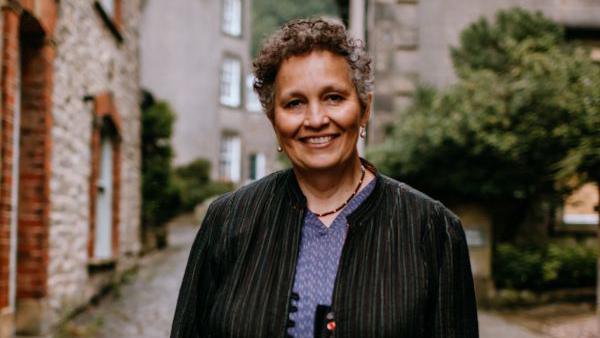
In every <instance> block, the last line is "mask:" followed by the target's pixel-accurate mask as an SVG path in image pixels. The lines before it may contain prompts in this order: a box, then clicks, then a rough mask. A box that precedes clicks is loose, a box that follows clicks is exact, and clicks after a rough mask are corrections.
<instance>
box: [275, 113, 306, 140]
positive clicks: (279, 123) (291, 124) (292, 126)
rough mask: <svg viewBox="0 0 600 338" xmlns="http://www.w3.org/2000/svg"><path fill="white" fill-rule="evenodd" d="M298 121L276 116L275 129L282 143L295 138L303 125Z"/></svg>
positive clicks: (288, 117)
mask: <svg viewBox="0 0 600 338" xmlns="http://www.w3.org/2000/svg"><path fill="white" fill-rule="evenodd" d="M297 120H298V119H295V118H293V117H290V116H282V114H279V115H276V117H275V120H274V121H273V128H274V129H275V133H276V134H277V135H278V136H279V138H280V139H281V141H284V142H285V141H286V139H289V138H293V137H294V135H295V134H296V132H297V131H298V129H299V128H300V126H301V124H302V121H297Z"/></svg>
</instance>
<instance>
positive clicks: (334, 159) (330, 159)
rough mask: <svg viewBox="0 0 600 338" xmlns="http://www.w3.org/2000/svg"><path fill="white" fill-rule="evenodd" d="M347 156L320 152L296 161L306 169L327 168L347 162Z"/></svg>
mask: <svg viewBox="0 0 600 338" xmlns="http://www.w3.org/2000/svg"><path fill="white" fill-rule="evenodd" d="M347 157H349V156H340V155H339V154H320V155H315V156H311V157H307V158H302V159H300V161H298V162H297V163H298V165H299V166H300V167H302V168H303V169H307V170H327V169H333V168H336V167H338V166H342V165H343V164H344V163H345V162H347Z"/></svg>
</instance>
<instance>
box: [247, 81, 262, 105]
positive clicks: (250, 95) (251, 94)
mask: <svg viewBox="0 0 600 338" xmlns="http://www.w3.org/2000/svg"><path fill="white" fill-rule="evenodd" d="M253 83H254V75H252V74H250V75H248V76H246V110H248V111H249V112H253V113H258V112H260V111H261V108H262V107H261V105H260V101H259V99H258V95H256V92H255V91H254V88H253V87H252V84H253Z"/></svg>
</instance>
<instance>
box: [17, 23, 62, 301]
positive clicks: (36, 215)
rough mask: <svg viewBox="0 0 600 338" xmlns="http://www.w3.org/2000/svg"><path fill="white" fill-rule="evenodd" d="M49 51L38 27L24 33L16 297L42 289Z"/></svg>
mask: <svg viewBox="0 0 600 338" xmlns="http://www.w3.org/2000/svg"><path fill="white" fill-rule="evenodd" d="M22 22H23V20H22ZM21 26H23V25H21ZM22 30H23V29H22ZM52 54H53V53H52V50H51V48H50V47H48V46H44V37H43V35H41V34H40V32H24V33H23V34H22V36H21V121H20V151H19V193H18V196H19V199H18V205H19V210H18V252H17V267H18V268H17V281H18V283H17V298H19V299H21V298H42V297H44V296H45V295H46V276H47V274H46V270H47V265H48V223H49V220H48V214H49V203H50V201H49V178H50V160H49V159H50V151H51V148H50V128H51V119H50V106H51V95H52V91H51V81H52Z"/></svg>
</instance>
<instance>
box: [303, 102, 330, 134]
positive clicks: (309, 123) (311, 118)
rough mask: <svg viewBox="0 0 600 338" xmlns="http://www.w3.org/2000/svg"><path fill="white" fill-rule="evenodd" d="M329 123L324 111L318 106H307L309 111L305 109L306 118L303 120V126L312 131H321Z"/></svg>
mask: <svg viewBox="0 0 600 338" xmlns="http://www.w3.org/2000/svg"><path fill="white" fill-rule="evenodd" d="M328 123H329V116H327V113H326V111H325V110H324V109H323V107H322V106H321V105H319V104H311V105H309V109H307V112H306V117H305V119H304V126H305V127H309V128H313V129H321V128H323V127H324V126H326V125H327V124H328Z"/></svg>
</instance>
